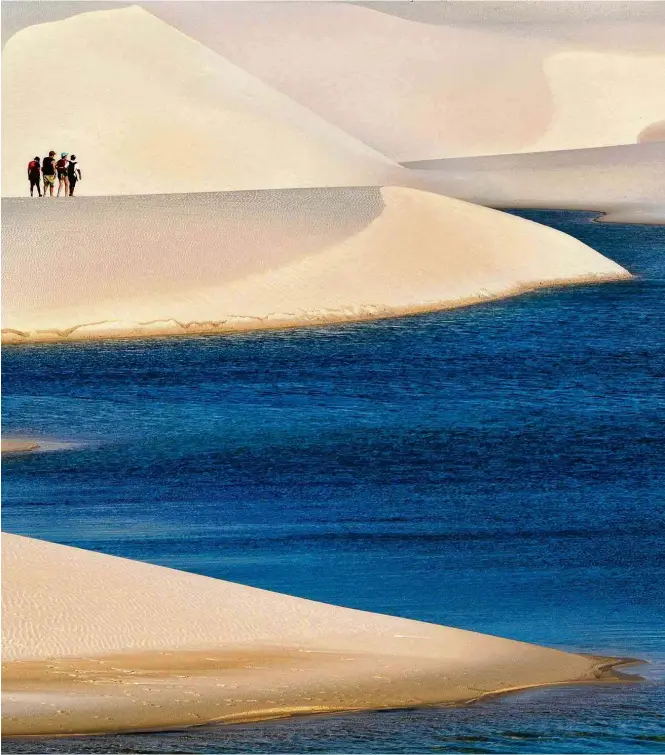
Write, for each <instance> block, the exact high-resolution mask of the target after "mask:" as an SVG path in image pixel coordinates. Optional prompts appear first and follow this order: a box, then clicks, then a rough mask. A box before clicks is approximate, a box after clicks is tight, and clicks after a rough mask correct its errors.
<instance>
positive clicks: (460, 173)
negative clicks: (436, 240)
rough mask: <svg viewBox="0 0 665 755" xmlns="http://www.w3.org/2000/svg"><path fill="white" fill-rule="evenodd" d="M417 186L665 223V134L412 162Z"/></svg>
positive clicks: (476, 198)
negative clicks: (636, 140)
mask: <svg viewBox="0 0 665 755" xmlns="http://www.w3.org/2000/svg"><path fill="white" fill-rule="evenodd" d="M407 166H408V167H409V168H411V169H413V173H412V176H411V180H412V181H413V184H414V185H415V186H421V187H423V186H424V187H427V188H428V189H429V190H431V191H439V192H441V193H442V194H446V195H449V196H453V197H458V198H459V199H464V200H467V201H469V202H478V203H479V204H483V205H488V206H490V207H534V208H561V209H573V210H574V209H577V210H597V211H599V212H606V213H607V215H606V216H605V217H604V218H603V220H604V221H607V222H624V223H625V222H629V223H665V181H663V174H664V172H665V142H649V143H646V142H645V143H642V144H628V145H621V146H617V147H598V148H595V149H583V150H569V151H566V150H561V151H556V152H540V153H533V154H517V155H494V156H488V157H470V158H459V159H453V160H425V161H420V162H414V163H407Z"/></svg>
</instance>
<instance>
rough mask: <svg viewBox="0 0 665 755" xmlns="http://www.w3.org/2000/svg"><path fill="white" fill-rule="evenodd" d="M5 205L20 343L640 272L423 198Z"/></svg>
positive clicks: (356, 315) (501, 291)
mask: <svg viewBox="0 0 665 755" xmlns="http://www.w3.org/2000/svg"><path fill="white" fill-rule="evenodd" d="M3 211H4V229H3V231H4V239H3V241H4V255H5V260H4V269H3V283H4V296H3V303H4V307H5V309H4V316H3V327H4V330H3V339H4V340H5V341H15V342H21V341H26V340H53V339H62V338H69V339H78V338H99V337H105V336H146V335H156V334H162V333H178V334H182V333H197V332H225V331H232V330H242V329H251V328H269V327H284V326H294V325H306V324H315V323H328V322H340V321H346V320H359V319H365V318H369V317H385V316H390V315H397V314H402V313H408V312H422V311H430V310H436V309H441V308H445V307H452V306H459V305H463V304H470V303H474V302H478V301H483V300H487V299H492V298H497V297H502V296H507V295H511V294H515V293H518V292H521V291H526V290H529V289H534V288H537V287H540V286H543V285H553V284H561V283H574V282H581V281H588V280H606V279H617V278H625V277H629V274H628V273H627V272H626V271H625V270H623V269H622V268H621V267H619V266H618V265H617V264H615V263H614V262H611V261H610V260H608V259H606V258H604V257H602V256H601V255H600V254H598V253H597V252H595V251H593V250H592V249H590V248H589V247H587V246H585V245H584V244H582V243H580V242H579V241H577V240H575V239H573V238H571V237H569V236H566V235H565V234H562V233H559V232H558V231H555V230H552V229H551V228H547V227H544V226H540V225H538V224H535V223H530V222H528V221H526V220H522V219H521V218H516V217H513V216H510V215H504V214H502V213H499V212H496V211H494V210H490V209H487V208H484V207H478V206H476V205H472V204H467V203H464V202H459V201H457V200H454V199H449V198H446V197H442V196H437V195H435V194H429V193H426V192H422V191H416V190H413V189H401V188H394V187H388V188H383V189H380V190H379V189H327V190H324V189H319V190H303V191H297V192H293V191H286V192H280V191H269V192H246V193H241V194H231V195H229V194H211V195H171V196H162V197H142V198H123V197H115V198H114V197H108V198H101V197H100V198H88V199H84V198H82V199H81V200H79V201H78V202H76V203H74V202H64V201H63V202H61V203H57V202H46V203H44V202H38V201H36V200H35V201H30V200H4V203H3ZM56 225H57V226H58V227H63V228H66V229H67V233H66V234H60V233H54V232H53V228H54V227H55V226H56ZM135 239H140V240H141V242H140V243H136V241H135ZM35 249H38V250H39V254H35V253H34V250H35ZM193 250H196V253H195V254H192V253H191V252H192V251H193Z"/></svg>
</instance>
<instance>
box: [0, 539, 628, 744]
mask: <svg viewBox="0 0 665 755" xmlns="http://www.w3.org/2000/svg"><path fill="white" fill-rule="evenodd" d="M2 588H3V589H2V599H3V622H2V635H3V642H2V652H3V685H2V709H3V734H4V735H6V736H7V735H13V734H14V735H15V734H63V733H94V732H101V731H113V730H128V729H150V728H160V727H166V726H183V725H194V724H202V723H206V722H209V721H221V722H231V721H249V720H256V719H260V718H273V717H276V716H277V717H280V716H285V715H295V714H305V713H320V712H330V711H335V710H338V711H339V710H348V709H356V710H357V709H362V708H364V709H376V708H395V707H410V706H413V705H423V704H432V703H453V702H467V701H470V700H473V699H477V698H478V697H482V696H483V695H486V694H491V693H495V692H500V691H504V690H514V689H519V688H523V687H533V686H539V685H543V684H560V683H564V682H584V681H598V679H599V678H603V677H604V676H606V677H607V678H616V677H615V675H614V676H613V675H612V674H611V672H610V668H611V667H612V666H614V665H617V663H619V662H620V661H619V659H616V658H614V659H612V658H599V657H590V656H581V655H575V654H571V653H563V652H560V651H558V650H551V649H548V648H543V647H538V646H535V645H528V644H525V643H521V642H514V641H511V640H504V639H500V638H498V637H490V636H488V635H482V634H477V633H474V632H466V631H463V630H460V629H452V628H449V627H444V626H438V625H434V624H426V623H422V622H418V621H410V620H407V619H400V618H394V617H391V616H382V615H379V614H372V613H366V612H363V611H355V610H351V609H347V608H339V607H336V606H331V605H326V604H323V603H315V602H312V601H308V600H302V599H300V598H293V597H290V596H287V595H280V594H278V593H273V592H266V591H264V590H258V589H255V588H252V587H245V586H243V585H238V584H233V583H231V582H224V581H221V580H216V579H209V578H207V577H201V576H197V575H194V574H188V573H186V572H180V571H174V570H172V569H165V568H163V567H160V566H152V565H149V564H144V563H139V562H137V561H128V560H126V559H121V558H115V557H112V556H106V555H103V554H100V553H93V552H90V551H84V550H79V549H77V548H69V547H66V546H62V545H56V544H53V543H47V542H43V541H40V540H33V539H30V538H25V537H19V536H17V535H9V534H3V536H2Z"/></svg>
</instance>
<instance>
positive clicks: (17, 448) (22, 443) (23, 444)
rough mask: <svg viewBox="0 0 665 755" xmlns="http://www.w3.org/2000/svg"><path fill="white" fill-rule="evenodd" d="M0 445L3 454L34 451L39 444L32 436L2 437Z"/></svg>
mask: <svg viewBox="0 0 665 755" xmlns="http://www.w3.org/2000/svg"><path fill="white" fill-rule="evenodd" d="M0 447H1V451H2V453H3V454H19V453H26V452H28V451H36V450H37V449H39V448H40V445H39V443H37V441H36V440H33V439H32V438H3V439H2V441H1V444H0Z"/></svg>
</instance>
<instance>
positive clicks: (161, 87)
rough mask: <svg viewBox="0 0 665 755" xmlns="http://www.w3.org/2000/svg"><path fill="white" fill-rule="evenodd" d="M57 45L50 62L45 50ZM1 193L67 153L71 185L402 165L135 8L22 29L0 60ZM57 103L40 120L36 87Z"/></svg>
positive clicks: (194, 187) (198, 183) (220, 183)
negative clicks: (49, 157) (71, 158)
mask: <svg viewBox="0 0 665 755" xmlns="http://www.w3.org/2000/svg"><path fill="white" fill-rule="evenodd" d="M54 49H62V50H67V54H66V55H65V54H63V55H61V56H60V57H59V59H58V65H57V66H54V65H52V50H54ZM2 62H3V70H2V82H3V106H4V116H3V122H2V135H3V147H4V154H5V155H11V156H12V159H10V160H4V161H3V166H2V190H3V196H23V195H26V194H27V193H28V185H27V179H26V176H25V166H26V164H27V163H26V160H28V159H30V158H31V157H32V156H33V155H35V153H36V152H35V151H37V152H38V153H39V154H40V155H42V156H43V155H45V154H47V151H48V150H50V149H54V150H56V151H57V152H60V151H61V150H66V151H72V152H76V154H77V156H78V158H79V160H80V162H81V166H82V169H83V181H81V183H80V184H79V185H78V187H77V194H80V195H115V194H153V193H170V192H200V191H227V190H240V189H270V188H284V187H302V186H357V185H366V184H370V185H371V184H381V183H386V182H388V181H389V179H390V178H391V177H394V175H395V173H396V172H397V173H400V172H401V169H400V168H399V167H398V166H397V165H396V164H395V163H394V162H392V161H391V160H389V159H388V158H386V157H384V156H383V155H382V154H379V153H378V152H376V151H374V150H372V149H370V148H369V147H367V146H366V145H364V144H363V143H362V142H360V141H358V140H357V139H355V138H353V137H351V136H349V135H348V134H345V133H344V132H343V131H341V130H340V129H339V128H337V127H335V126H332V125H330V124H329V123H326V122H325V121H324V120H323V119H322V118H320V117H319V116H317V115H314V114H313V113H312V112H310V111H309V110H307V109H306V108H304V107H302V106H300V105H297V104H296V103H295V102H293V101H292V100H289V99H288V97H286V96H285V95H283V94H280V93H279V92H277V91H276V90H274V89H272V88H271V87H270V86H268V85H266V84H263V83H262V82H261V81H259V80H258V79H255V78H254V77H253V76H251V75H250V74H248V73H246V72H245V71H243V70H241V69H240V68H238V67H237V66H235V65H233V64H232V63H231V62H230V61H228V60H226V59H224V58H222V57H221V56H220V55H217V54H216V53H214V52H212V51H211V50H209V49H207V48H206V47H204V46H203V45H201V44H199V43H198V42H196V41H194V40H192V39H190V38H188V37H187V36H185V35H184V34H182V33H180V32H179V31H177V30H176V29H174V28H172V27H170V26H169V25H168V24H166V23H164V22H163V21H161V20H159V19H158V18H156V17H155V16H153V15H151V14H150V13H148V12H147V11H145V10H143V9H142V8H139V7H130V8H122V9H119V10H112V11H96V12H91V13H82V14H80V15H76V16H74V17H72V18H70V19H66V20H63V21H56V22H53V23H47V24H39V25H36V26H30V27H28V28H26V29H23V30H22V31H20V32H18V33H17V34H16V35H14V36H13V37H12V38H11V39H10V40H9V41H8V42H7V45H6V47H5V49H4V52H3V56H2ZM63 82H66V102H67V106H65V107H61V106H58V107H54V108H51V112H50V113H49V117H48V118H45V117H44V92H50V91H53V92H56V91H61V90H62V89H63Z"/></svg>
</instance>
